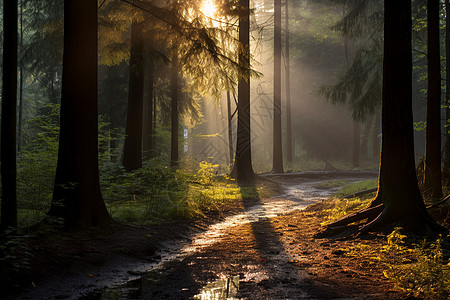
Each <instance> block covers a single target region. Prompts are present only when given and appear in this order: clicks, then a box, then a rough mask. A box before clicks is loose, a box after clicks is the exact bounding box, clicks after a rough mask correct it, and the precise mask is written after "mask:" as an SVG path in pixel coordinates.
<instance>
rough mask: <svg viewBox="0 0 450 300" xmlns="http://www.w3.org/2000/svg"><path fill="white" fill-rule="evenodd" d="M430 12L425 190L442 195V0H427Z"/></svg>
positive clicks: (426, 193)
mask: <svg viewBox="0 0 450 300" xmlns="http://www.w3.org/2000/svg"><path fill="white" fill-rule="evenodd" d="M427 15H428V26H427V29H428V93H427V128H426V138H425V139H426V140H425V144H426V145H425V146H426V147H425V181H424V182H425V184H424V193H425V195H427V196H430V197H431V198H433V199H440V198H442V175H441V66H440V64H441V54H440V39H439V30H440V29H439V21H440V20H439V0H429V1H428V2H427Z"/></svg>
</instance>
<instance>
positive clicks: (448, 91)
mask: <svg viewBox="0 0 450 300" xmlns="http://www.w3.org/2000/svg"><path fill="white" fill-rule="evenodd" d="M445 12H446V16H447V17H446V19H445V24H446V27H445V57H446V58H447V59H446V61H445V120H446V122H445V124H446V125H447V126H446V127H445V145H444V165H443V167H442V181H443V185H444V186H445V187H446V188H447V189H448V188H450V134H449V131H450V127H449V126H450V123H449V120H450V61H449V60H450V1H449V0H445Z"/></svg>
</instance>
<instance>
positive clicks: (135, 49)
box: [123, 21, 144, 172]
mask: <svg viewBox="0 0 450 300" xmlns="http://www.w3.org/2000/svg"><path fill="white" fill-rule="evenodd" d="M142 29H143V24H142V23H138V22H136V21H133V23H132V24H131V48H130V79H129V90H128V114H127V126H126V132H125V143H124V146H123V166H124V167H125V170H127V171H128V172H130V171H133V170H136V169H139V168H141V167H142V118H143V113H142V110H143V103H144V102H143V101H144V69H143V65H144V56H143V50H144V44H143V40H142Z"/></svg>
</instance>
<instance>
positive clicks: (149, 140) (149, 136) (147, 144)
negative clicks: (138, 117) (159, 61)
mask: <svg viewBox="0 0 450 300" xmlns="http://www.w3.org/2000/svg"><path fill="white" fill-rule="evenodd" d="M154 76H155V75H154V73H153V66H150V67H149V68H148V72H147V77H148V80H147V84H148V87H147V132H146V134H145V138H144V153H145V156H146V157H147V158H152V157H153V155H154V153H153V97H154V95H155V92H154V91H155V89H154Z"/></svg>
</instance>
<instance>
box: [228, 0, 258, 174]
mask: <svg viewBox="0 0 450 300" xmlns="http://www.w3.org/2000/svg"><path fill="white" fill-rule="evenodd" d="M239 6H240V7H239V8H240V9H239V42H240V43H241V49H240V50H239V64H240V65H241V66H242V74H240V78H239V83H238V103H237V109H238V122H237V123H238V125H237V142H236V156H235V159H234V166H233V170H232V171H231V176H233V177H234V178H236V179H237V180H238V181H251V180H253V179H254V177H255V173H254V171H253V166H252V147H251V139H250V138H251V133H250V72H249V68H250V3H249V0H240V1H239Z"/></svg>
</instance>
